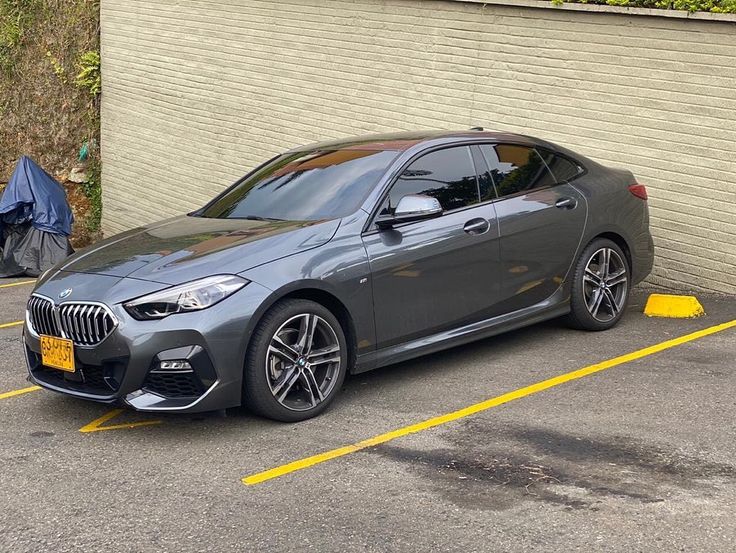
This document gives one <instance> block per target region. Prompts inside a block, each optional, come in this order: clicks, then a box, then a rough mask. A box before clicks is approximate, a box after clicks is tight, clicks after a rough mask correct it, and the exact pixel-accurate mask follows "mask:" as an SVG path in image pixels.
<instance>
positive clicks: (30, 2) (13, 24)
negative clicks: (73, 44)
mask: <svg viewBox="0 0 736 553" xmlns="http://www.w3.org/2000/svg"><path fill="white" fill-rule="evenodd" d="M42 7H43V2H42V1H41V0H0V69H2V70H3V71H5V72H8V71H10V70H12V67H13V54H14V51H15V49H16V47H17V46H18V45H19V44H20V43H21V41H22V40H23V36H24V35H25V33H26V31H27V30H28V29H29V28H30V27H31V26H32V25H33V22H34V20H35V18H36V16H37V15H38V12H39V11H40V10H41V9H42Z"/></svg>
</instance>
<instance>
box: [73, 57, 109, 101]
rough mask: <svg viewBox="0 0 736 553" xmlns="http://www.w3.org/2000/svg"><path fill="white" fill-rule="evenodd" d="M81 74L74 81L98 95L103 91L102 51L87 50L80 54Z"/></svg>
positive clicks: (93, 94) (92, 93)
mask: <svg viewBox="0 0 736 553" xmlns="http://www.w3.org/2000/svg"><path fill="white" fill-rule="evenodd" d="M78 65H79V69H80V71H79V74H78V75H77V78H76V79H75V80H74V83H75V84H76V85H77V86H78V87H80V88H84V89H86V90H88V91H89V93H90V94H91V95H92V96H97V95H98V94H99V93H100V92H101V91H102V75H101V73H100V53H99V52H97V51H91V52H85V53H84V54H82V55H81V56H79V63H78Z"/></svg>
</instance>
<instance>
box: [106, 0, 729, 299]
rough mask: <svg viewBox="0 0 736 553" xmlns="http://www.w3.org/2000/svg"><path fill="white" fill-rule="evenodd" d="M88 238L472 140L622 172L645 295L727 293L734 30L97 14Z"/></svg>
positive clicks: (343, 0)
mask: <svg viewBox="0 0 736 553" xmlns="http://www.w3.org/2000/svg"><path fill="white" fill-rule="evenodd" d="M102 55H103V79H104V94H103V101H102V122H103V125H102V149H103V152H102V153H103V158H104V172H103V182H104V202H105V210H104V218H103V227H104V230H105V231H106V233H108V234H112V233H115V232H118V231H122V230H124V229H127V228H130V227H133V226H136V225H138V224H142V223H146V222H150V221H154V220H156V219H159V218H164V217H167V216H170V215H174V214H179V213H184V212H186V211H188V210H191V209H192V208H195V207H197V206H199V205H201V204H203V203H204V202H205V201H206V200H207V199H209V198H211V197H212V196H213V195H214V194H215V193H217V192H218V191H220V190H222V189H223V188H224V187H225V186H227V185H228V184H230V183H231V182H232V181H233V180H235V179H236V178H238V177H239V176H241V175H242V174H244V173H245V172H246V171H247V170H249V169H250V168H252V167H253V166H254V165H255V164H257V163H259V162H261V161H263V160H264V159H265V158H268V157H270V156H272V155H274V154H276V153H278V152H279V151H280V150H283V149H285V148H288V147H291V146H294V145H297V144H302V143H306V142H312V141H315V140H322V139H328V138H334V137H341V136H347V135H354V134H360V133H367V132H383V131H393V130H413V129H420V128H447V129H457V128H460V129H462V128H467V127H470V126H475V125H483V126H486V127H488V128H492V129H498V130H511V131H517V132H522V133H528V134H533V135H538V136H541V137H544V138H547V139H549V140H552V141H556V142H558V143H560V144H563V145H565V146H568V147H570V148H572V149H574V150H578V151H580V152H582V153H584V154H586V155H589V156H591V157H593V158H595V159H597V160H599V161H601V162H603V163H605V164H610V165H619V166H625V167H628V168H630V169H631V170H633V171H634V172H635V174H636V175H637V176H638V177H639V179H640V181H641V182H642V183H644V184H646V185H647V187H648V188H649V191H650V198H651V200H650V208H651V215H652V228H653V233H654V235H655V240H656V245H657V260H656V266H655V271H654V273H653V275H652V276H651V277H650V282H652V283H654V284H657V285H662V286H666V287H670V288H676V289H690V290H700V291H719V292H727V293H736V215H734V209H735V208H736V148H734V144H736V24H735V23H729V22H726V21H723V22H719V21H690V20H684V19H670V18H663V17H645V16H631V15H614V14H598V13H586V12H575V11H568V10H553V9H535V8H526V7H510V6H499V5H486V6H484V5H482V4H479V3H466V2H451V1H428V0H425V1H420V0H361V1H357V0H356V1H348V0H286V1H280V2H271V1H265V0H186V1H181V0H158V1H156V2H150V1H144V0H103V1H102Z"/></svg>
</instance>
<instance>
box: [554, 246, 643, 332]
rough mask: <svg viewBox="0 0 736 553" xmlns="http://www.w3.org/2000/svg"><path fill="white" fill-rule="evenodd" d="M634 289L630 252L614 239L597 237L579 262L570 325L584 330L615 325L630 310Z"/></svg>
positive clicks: (575, 269)
mask: <svg viewBox="0 0 736 553" xmlns="http://www.w3.org/2000/svg"><path fill="white" fill-rule="evenodd" d="M606 255H607V256H608V262H607V264H606ZM630 289H631V268H630V267H629V262H628V260H627V259H626V255H625V254H624V252H623V251H622V250H621V248H620V247H618V245H616V243H614V242H612V241H611V240H608V239H606V238H596V239H595V240H593V241H592V242H591V243H590V244H588V246H586V248H585V249H584V250H583V253H581V254H580V257H579V258H578V260H577V262H576V263H575V268H574V273H573V283H572V291H571V295H570V314H569V315H568V317H567V322H568V324H569V325H570V326H572V327H573V328H577V329H580V330H608V329H609V328H613V327H614V326H616V324H618V322H619V321H620V320H621V317H622V316H623V314H624V312H625V311H626V306H627V305H628V302H629V291H630Z"/></svg>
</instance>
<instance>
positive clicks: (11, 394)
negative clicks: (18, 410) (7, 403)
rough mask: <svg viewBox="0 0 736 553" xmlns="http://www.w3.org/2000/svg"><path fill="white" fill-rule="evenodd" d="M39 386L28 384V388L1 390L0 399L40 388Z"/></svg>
mask: <svg viewBox="0 0 736 553" xmlns="http://www.w3.org/2000/svg"><path fill="white" fill-rule="evenodd" d="M40 389H41V386H29V387H28V388H21V389H20V390H13V391H12V392H3V393H2V394H0V399H8V398H9V397H15V396H20V395H23V394H27V393H28V392H35V391H36V390H40Z"/></svg>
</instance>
